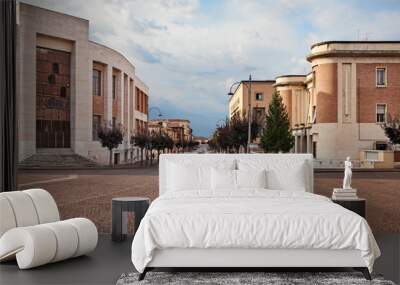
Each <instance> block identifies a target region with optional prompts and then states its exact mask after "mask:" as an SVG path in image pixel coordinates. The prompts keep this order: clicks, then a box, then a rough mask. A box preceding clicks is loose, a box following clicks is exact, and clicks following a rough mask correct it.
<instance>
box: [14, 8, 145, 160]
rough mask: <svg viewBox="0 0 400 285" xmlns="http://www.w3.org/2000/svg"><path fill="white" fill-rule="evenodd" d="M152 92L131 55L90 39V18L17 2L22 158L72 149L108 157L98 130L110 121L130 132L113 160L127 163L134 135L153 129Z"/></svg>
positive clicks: (72, 150)
mask: <svg viewBox="0 0 400 285" xmlns="http://www.w3.org/2000/svg"><path fill="white" fill-rule="evenodd" d="M148 96H149V88H148V87H147V86H146V84H145V83H143V82H142V81H141V80H140V79H139V78H138V76H137V75H136V70H135V66H134V65H133V64H132V63H131V62H130V61H128V60H127V59H126V58H125V57H124V56H123V55H122V54H120V53H119V52H118V51H115V50H113V49H111V48H109V47H106V46H104V45H101V44H99V43H96V42H93V41H90V40H89V21H87V20H85V19H81V18H77V17H74V16H70V15H66V14H62V13H58V12H54V11H50V10H47V9H42V8H38V7H35V6H31V5H28V4H24V3H19V11H18V19H17V103H18V110H19V112H18V137H19V139H18V140H19V160H23V159H25V158H28V157H29V156H32V155H34V154H36V153H46V152H51V153H66V152H67V153H68V152H72V153H76V154H79V155H82V156H85V157H88V158H90V159H92V160H95V161H97V162H100V163H108V150H107V149H104V148H103V147H101V144H100V142H99V141H98V138H97V128H98V126H99V125H100V124H101V123H102V122H109V123H110V124H114V125H117V124H118V125H119V124H122V125H123V127H124V130H125V135H124V142H123V144H122V145H121V146H120V147H119V148H118V149H117V150H116V151H115V152H114V156H113V158H114V161H115V162H117V163H118V162H121V163H124V162H128V161H130V160H131V159H132V158H134V155H135V153H136V151H135V150H134V147H132V146H131V145H130V137H131V135H133V134H135V133H136V132H137V131H138V130H141V129H146V128H147V115H148V107H147V106H148Z"/></svg>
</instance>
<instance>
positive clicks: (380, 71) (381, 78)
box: [376, 67, 386, 87]
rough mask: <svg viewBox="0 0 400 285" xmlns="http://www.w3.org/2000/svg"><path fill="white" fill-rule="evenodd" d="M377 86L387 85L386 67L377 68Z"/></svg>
mask: <svg viewBox="0 0 400 285" xmlns="http://www.w3.org/2000/svg"><path fill="white" fill-rule="evenodd" d="M376 86H378V87H385V86H386V68H385V67H378V68H377V69H376Z"/></svg>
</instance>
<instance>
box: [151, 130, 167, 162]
mask: <svg viewBox="0 0 400 285" xmlns="http://www.w3.org/2000/svg"><path fill="white" fill-rule="evenodd" d="M151 141H152V146H153V148H154V149H156V150H157V160H159V159H160V152H161V151H163V150H164V149H166V148H167V146H168V144H169V143H170V141H169V137H168V136H167V135H164V134H162V133H161V132H158V133H152V134H151Z"/></svg>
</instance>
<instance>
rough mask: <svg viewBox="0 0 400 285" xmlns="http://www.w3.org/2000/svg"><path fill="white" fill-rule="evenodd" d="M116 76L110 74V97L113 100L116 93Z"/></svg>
mask: <svg viewBox="0 0 400 285" xmlns="http://www.w3.org/2000/svg"><path fill="white" fill-rule="evenodd" d="M116 88H117V76H115V75H113V76H112V98H113V100H115V97H116V94H117V90H116Z"/></svg>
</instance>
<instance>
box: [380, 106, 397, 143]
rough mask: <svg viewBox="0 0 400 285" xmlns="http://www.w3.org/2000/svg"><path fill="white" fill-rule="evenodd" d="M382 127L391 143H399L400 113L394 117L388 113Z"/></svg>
mask: <svg viewBox="0 0 400 285" xmlns="http://www.w3.org/2000/svg"><path fill="white" fill-rule="evenodd" d="M382 128H383V130H384V131H385V135H386V137H387V138H388V139H389V141H390V143H391V144H392V145H396V144H400V114H398V115H397V116H394V117H392V116H391V115H390V114H389V115H388V119H387V122H385V123H384V124H383V125H382Z"/></svg>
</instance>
